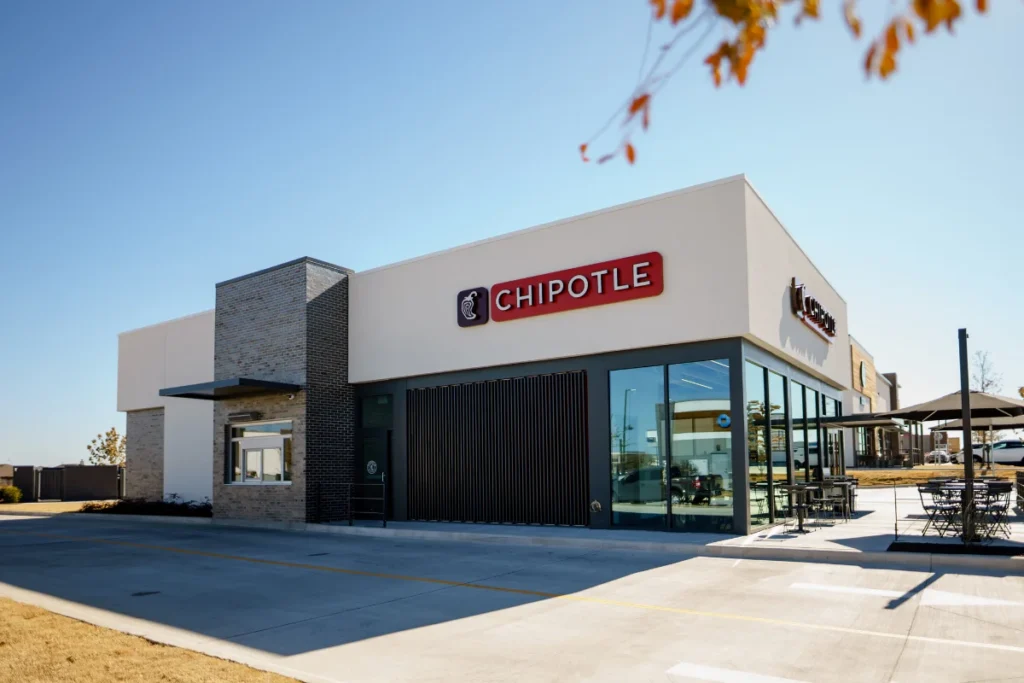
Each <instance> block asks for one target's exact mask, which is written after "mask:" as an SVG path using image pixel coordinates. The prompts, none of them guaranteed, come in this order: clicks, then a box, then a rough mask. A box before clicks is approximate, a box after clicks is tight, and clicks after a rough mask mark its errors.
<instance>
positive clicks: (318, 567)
mask: <svg viewBox="0 0 1024 683" xmlns="http://www.w3.org/2000/svg"><path fill="white" fill-rule="evenodd" d="M0 533H4V534H16V535H24V536H37V537H40V538H55V539H60V540H69V541H79V542H89V543H100V544H105V545H116V546H122V547H126V548H139V549H141V550H155V551H160V552H168V553H177V554H180V555H193V556H196V557H209V558H213V559H217V560H229V561H234V562H249V563H251V564H261V565H267V566H271V567H287V568H290V569H306V570H309V571H319V572H329V573H332V574H344V575H347V576H365V577H369V578H377V579H389V580H392V581H410V582H418V583H430V584H435V585H442V586H451V587H453V588H472V589H475V590H484V591H493V592H498V593H512V594H516V595H525V596H529V597H537V598H544V599H547V600H566V601H570V602H579V603H588V604H594V605H606V606H609V607H622V608H626V609H633V610H647V611H651V612H663V613H667V614H683V615H687V616H694V617H706V618H709V619H723V620H728V621H744V622H748V623H756V624H766V625H771V626H783V627H790V628H801V629H810V630H815V631H830V632H832V633H844V634H848V635H857V636H867V637H873V638H889V639H896V640H905V641H913V642H919V643H931V644H937V645H950V646H957V647H968V648H977V649H982V650H999V651H1002V652H1013V653H1016V654H1021V655H1024V647H1018V646H1016V645H1002V644H998V643H982V642H978V641H971V640H953V639H949V638H930V637H928V636H913V635H908V634H906V633H887V632H885V631H868V630H864V629H857V628H847V627H845V626H832V625H829V624H812V623H808V622H802V621H790V620H787V619H774V618H771V617H755V616H750V615H746V614H730V613H727V612H707V611H703V610H694V609H686V608H685V607H670V606H668V605H652V604H648V603H642V602H630V601H626V600H614V599H611V598H600V597H597V596H592V595H581V594H579V593H549V592H547V591H538V590H531V589H528V588H506V587H504V586H491V585H488V584H485V583H467V582H465V581H450V580H448V579H435V578H430V577H426V576H409V575H406V574H388V573H385V572H370V571H363V570H361V569H345V568H343V567H329V566H327V565H322V564H307V563H305V562H288V561H285V560H268V559H263V558H259V557H246V556H244V555H228V554H226V553H215V552H211V551H208V550H192V549H189V548H175V547H171V546H161V545H151V544H148V543H135V542H132V541H118V540H114V539H109V538H93V537H88V536H85V537H83V536H71V535H68V534H52V533H44V532H38V531H13V530H11V531H8V530H6V529H2V530H0Z"/></svg>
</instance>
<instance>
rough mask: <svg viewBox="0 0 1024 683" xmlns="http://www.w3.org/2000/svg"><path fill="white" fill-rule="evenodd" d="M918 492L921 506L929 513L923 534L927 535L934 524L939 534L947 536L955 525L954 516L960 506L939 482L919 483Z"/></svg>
mask: <svg viewBox="0 0 1024 683" xmlns="http://www.w3.org/2000/svg"><path fill="white" fill-rule="evenodd" d="M917 494H918V495H919V496H920V497H921V507H923V508H924V511H925V514H927V515H928V521H927V522H925V525H924V529H923V530H922V531H921V535H922V536H926V535H927V534H928V529H929V528H930V527H933V526H934V527H935V530H936V531H937V532H938V533H939V536H945V535H946V532H947V531H949V530H950V528H951V527H952V525H953V521H954V520H953V517H954V516H955V515H956V514H957V513H958V511H959V507H958V506H957V505H956V503H954V502H952V501H951V500H950V499H949V496H947V494H946V492H944V491H943V490H942V488H941V487H940V485H938V484H918V485H917Z"/></svg>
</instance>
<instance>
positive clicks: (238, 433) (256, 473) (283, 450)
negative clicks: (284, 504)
mask: <svg viewBox="0 0 1024 683" xmlns="http://www.w3.org/2000/svg"><path fill="white" fill-rule="evenodd" d="M225 475H226V479H227V481H228V483H232V484H260V483H281V482H289V481H291V480H292V423H291V420H282V421H280V422H262V423H255V424H244V425H240V424H235V425H231V449H230V462H229V464H228V469H227V472H226V473H225Z"/></svg>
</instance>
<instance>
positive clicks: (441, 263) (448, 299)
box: [349, 177, 746, 382]
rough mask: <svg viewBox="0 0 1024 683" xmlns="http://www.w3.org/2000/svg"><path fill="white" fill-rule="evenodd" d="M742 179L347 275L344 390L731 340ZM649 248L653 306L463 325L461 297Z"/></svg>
mask: <svg viewBox="0 0 1024 683" xmlns="http://www.w3.org/2000/svg"><path fill="white" fill-rule="evenodd" d="M743 187H744V183H743V178H742V177H737V178H731V179H726V180H723V181H718V182H714V183H709V184H706V185H701V186H697V187H694V188H689V189H686V190H682V191H679V192H674V193H670V194H667V195H661V196H658V197H653V198H651V199H645V200H642V201H638V202H633V203H631V204H625V205H623V206H619V207H614V208H611V209H607V210H604V211H599V212H596V213H591V214H586V215H584V216H579V217H576V218H571V219H568V220H564V221H560V222H557V223H552V224H548V225H543V226H540V227H537V228H532V229H529V230H524V231H519V232H515V233H510V234H508V235H503V236H501V237H497V238H494V239H490V240H486V241H483V242H478V243H475V244H470V245H467V246H464V247H459V248H457V249H453V250H450V251H446V252H441V253H438V254H432V255H430V256H425V257H422V258H418V259H414V260H412V261H406V262H403V263H398V264H395V265H392V266H385V267H383V268H378V269H375V270H370V271H365V272H362V273H356V274H355V275H354V276H353V278H352V284H351V292H350V307H349V373H350V378H351V380H352V381H353V382H369V381H374V380H383V379H390V378H395V377H406V376H413V375H422V374H430V373H437V372H445V371H452V370H462V369H469V368H479V367H488V366H495V365H506V364H511V363H521V362H527V361H535V360H546V359H553V358H563V357H569V356H579V355H587V354H594V353H601V352H607V351H620V350H623V349H633V348H641V347H647V346H658V345H661V344H675V343H681V342H686V341H694V340H700V339H715V338H721V337H730V336H732V337H735V336H739V335H741V334H742V333H743V331H744V330H745V329H746V308H745V306H746V302H745V299H746V268H745V265H744V263H743V259H742V255H743V253H744V251H743ZM649 251H657V252H660V253H661V255H662V257H663V259H664V273H665V290H664V293H663V294H662V295H660V296H657V297H652V298H648V299H641V300H636V301H629V302H621V303H616V304H609V305H605V306H595V307H592V308H585V309H580V310H575V311H567V312H563V313H556V314H550V315H542V316H537V317H532V318H524V319H520V320H511V321H506V322H495V321H493V320H492V321H491V322H489V323H487V324H486V325H481V326H479V327H471V328H461V327H459V326H458V324H457V321H456V298H457V294H458V292H459V291H460V290H464V289H469V288H472V287H481V286H486V287H491V286H492V285H494V284H495V283H498V282H502V281H506V280H512V279H517V278H522V277H528V276H533V275H540V274H543V273H548V272H552V271H557V270H562V269H566V268H572V267H575V266H584V265H589V264H592V263H598V262H601V261H606V260H610V259H616V258H621V257H627V256H633V255H636V254H642V253H645V252H649Z"/></svg>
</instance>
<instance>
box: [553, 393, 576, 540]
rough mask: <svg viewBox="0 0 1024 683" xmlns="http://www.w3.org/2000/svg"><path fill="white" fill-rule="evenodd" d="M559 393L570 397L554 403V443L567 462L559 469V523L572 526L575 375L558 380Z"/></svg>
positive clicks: (573, 503) (574, 456) (563, 459)
mask: <svg viewBox="0 0 1024 683" xmlns="http://www.w3.org/2000/svg"><path fill="white" fill-rule="evenodd" d="M558 384H559V389H558V390H559V391H560V392H564V394H565V395H566V396H568V397H569V400H567V401H554V402H553V403H552V405H553V406H555V408H556V412H555V414H554V416H553V417H554V424H553V425H552V431H553V441H554V443H556V444H558V445H559V452H558V453H557V454H555V457H557V458H558V459H559V460H560V461H564V462H565V466H564V467H560V468H559V475H560V476H559V477H558V490H559V492H560V493H561V495H560V496H559V500H561V501H562V502H561V505H559V509H558V523H559V524H563V525H568V524H572V511H573V508H574V507H575V505H576V491H575V488H574V487H573V485H572V482H571V481H570V480H569V477H570V475H571V473H572V472H574V471H575V464H576V463H575V458H576V453H575V448H573V443H572V433H573V431H574V430H573V429H572V426H573V425H572V423H571V421H570V418H571V415H572V403H573V400H574V399H575V394H574V392H573V390H572V389H573V375H564V376H560V377H559V378H558Z"/></svg>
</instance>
